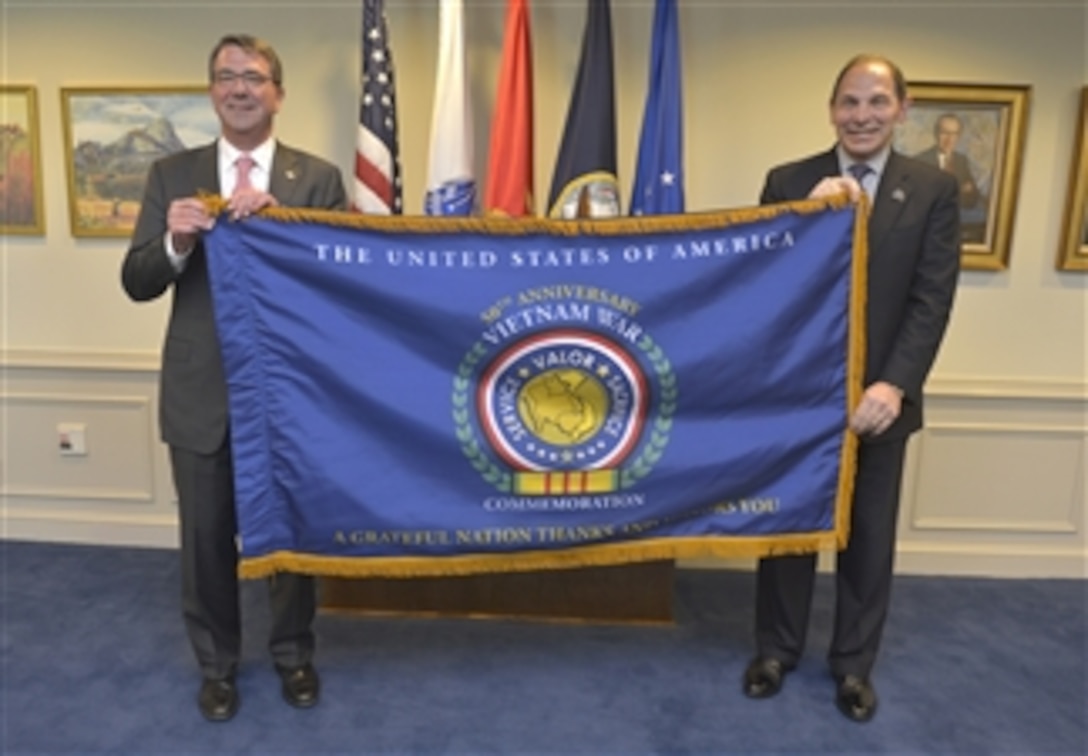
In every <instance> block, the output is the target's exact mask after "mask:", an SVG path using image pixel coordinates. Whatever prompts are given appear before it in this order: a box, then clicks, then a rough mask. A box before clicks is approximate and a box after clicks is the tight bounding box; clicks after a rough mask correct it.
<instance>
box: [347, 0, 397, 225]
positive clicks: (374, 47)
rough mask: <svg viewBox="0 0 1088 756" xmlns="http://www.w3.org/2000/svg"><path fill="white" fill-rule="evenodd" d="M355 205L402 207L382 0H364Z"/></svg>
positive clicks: (380, 210)
mask: <svg viewBox="0 0 1088 756" xmlns="http://www.w3.org/2000/svg"><path fill="white" fill-rule="evenodd" d="M354 206H355V209H356V210H359V211H361V212H364V213H373V214H376V215H390V214H392V215H400V213H401V212H403V209H404V207H403V203H402V202H401V182H400V149H399V148H398V146H397V90H396V86H395V84H394V81H393V54H392V52H391V51H390V49H389V35H388V33H387V25H386V23H385V2H384V0H363V80H362V94H361V97H360V99H359V134H358V137H357V139H356V144H355V192H354Z"/></svg>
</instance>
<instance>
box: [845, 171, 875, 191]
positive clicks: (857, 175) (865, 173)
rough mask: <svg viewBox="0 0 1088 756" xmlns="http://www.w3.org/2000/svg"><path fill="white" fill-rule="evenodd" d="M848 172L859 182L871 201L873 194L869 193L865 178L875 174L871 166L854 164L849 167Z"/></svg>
mask: <svg viewBox="0 0 1088 756" xmlns="http://www.w3.org/2000/svg"><path fill="white" fill-rule="evenodd" d="M846 171H847V173H849V174H850V175H851V176H853V177H854V178H855V179H856V180H857V182H858V184H859V185H860V186H861V189H862V191H864V192H865V193H866V194H868V195H869V199H872V194H870V193H869V189H868V187H866V186H865V177H866V176H868V175H869V174H871V173H874V172H875V171H873V169H872V168H871V167H869V164H868V163H854V164H853V165H851V166H849V167H848V168H847V169H846Z"/></svg>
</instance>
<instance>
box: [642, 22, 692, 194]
mask: <svg viewBox="0 0 1088 756" xmlns="http://www.w3.org/2000/svg"><path fill="white" fill-rule="evenodd" d="M681 87H682V85H681V75H680V32H679V29H678V27H677V18H676V0H657V7H656V8H655V9H654V31H653V44H652V50H651V59H650V84H649V92H648V93H647V95H646V110H645V112H644V114H643V117H642V136H641V138H640V139H639V147H638V165H637V167H636V169H635V183H634V187H633V188H632V190H631V215H661V214H670V213H682V212H684V120H683V118H684V100H683V92H682V89H681Z"/></svg>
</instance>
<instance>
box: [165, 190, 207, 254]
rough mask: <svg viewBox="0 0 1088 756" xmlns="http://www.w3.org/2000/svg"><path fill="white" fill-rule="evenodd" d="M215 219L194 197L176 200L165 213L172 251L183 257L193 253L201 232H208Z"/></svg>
mask: <svg viewBox="0 0 1088 756" xmlns="http://www.w3.org/2000/svg"><path fill="white" fill-rule="evenodd" d="M214 225H215V218H212V217H211V216H209V215H208V211H207V209H206V208H205V207H204V203H203V202H201V201H200V200H198V199H197V198H196V197H186V198H184V199H176V200H174V201H173V202H171V203H170V207H169V208H168V209H167V211H166V228H167V230H168V231H169V232H170V241H171V242H172V243H173V245H174V251H175V252H176V253H177V254H178V255H181V256H182V257H184V256H185V255H187V254H189V253H190V252H192V251H193V247H195V246H196V240H197V237H198V236H200V233H201V232H202V231H210V230H211V229H212V227H213V226H214Z"/></svg>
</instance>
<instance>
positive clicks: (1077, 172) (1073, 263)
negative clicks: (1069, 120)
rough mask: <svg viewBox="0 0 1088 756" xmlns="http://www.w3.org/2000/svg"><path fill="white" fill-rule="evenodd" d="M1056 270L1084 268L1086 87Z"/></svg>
mask: <svg viewBox="0 0 1088 756" xmlns="http://www.w3.org/2000/svg"><path fill="white" fill-rule="evenodd" d="M1058 270H1088V87H1084V88H1083V89H1081V91H1080V117H1079V118H1078V119H1077V131H1076V136H1075V137H1074V140H1073V160H1072V164H1071V166H1070V169H1069V191H1068V193H1067V194H1066V196H1065V216H1064V221H1063V222H1062V244H1061V247H1059V248H1058Z"/></svg>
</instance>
